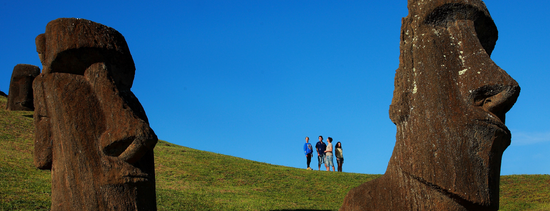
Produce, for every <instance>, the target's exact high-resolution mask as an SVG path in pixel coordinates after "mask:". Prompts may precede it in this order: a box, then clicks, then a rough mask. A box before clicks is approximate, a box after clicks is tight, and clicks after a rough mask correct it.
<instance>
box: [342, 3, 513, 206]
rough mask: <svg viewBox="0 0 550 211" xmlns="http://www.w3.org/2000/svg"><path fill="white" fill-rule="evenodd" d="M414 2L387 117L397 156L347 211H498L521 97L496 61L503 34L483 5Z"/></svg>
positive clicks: (355, 192) (354, 198) (354, 194)
mask: <svg viewBox="0 0 550 211" xmlns="http://www.w3.org/2000/svg"><path fill="white" fill-rule="evenodd" d="M408 4H409V6H408V8H409V15H408V16H407V17H405V18H403V20H402V24H403V25H402V28H401V55H400V64H399V68H398V69H397V71H396V75H395V90H394V95H393V100H392V104H391V106H390V112H389V113H390V118H391V120H392V121H393V122H394V123H395V125H396V126H397V135H396V145H395V148H394V151H393V155H392V157H391V159H390V162H389V164H388V170H387V171H386V173H385V175H384V176H383V178H380V179H379V180H377V181H373V182H371V183H370V184H365V185H362V186H360V187H358V188H357V189H355V190H353V191H351V192H350V193H349V194H348V196H347V197H346V202H345V203H344V206H343V208H345V207H347V208H350V207H354V206H352V205H351V204H354V203H355V205H358V204H362V205H361V206H366V205H367V204H369V203H370V204H371V205H372V204H376V203H373V202H372V201H370V200H367V198H369V197H371V198H370V199H373V198H377V199H378V200H379V201H384V200H389V201H386V202H380V203H378V205H380V206H382V207H383V206H386V208H387V207H388V206H387V205H388V204H391V203H392V202H391V201H393V203H394V204H393V205H391V206H389V208H405V209H406V208H407V207H408V208H414V209H420V210H435V209H440V210H477V209H480V210H497V209H498V197H499V178H500V166H501V158H502V153H503V152H504V150H505V149H506V148H507V147H508V145H509V144H510V139H511V135H510V131H509V130H508V128H507V127H506V126H505V125H504V120H505V114H506V112H507V111H508V110H510V108H511V107H512V106H513V105H514V103H515V102H516V99H517V97H518V96H519V91H520V88H519V86H518V84H517V82H516V81H515V80H514V79H512V78H511V77H510V76H509V75H508V74H507V73H506V72H505V71H504V70H502V69H501V68H499V67H498V66H497V65H496V64H495V63H494V62H493V61H492V60H491V58H490V54H491V52H492V51H493V48H494V46H495V44H496V40H497V38H498V32H497V28H496V26H495V24H494V22H493V20H492V18H491V16H490V15H489V12H488V10H487V8H486V6H485V4H484V3H483V2H482V1H481V0H409V1H408ZM360 188H366V189H363V190H360ZM369 188H370V189H369ZM386 188H387V190H384V189H386ZM367 189H369V190H367ZM384 191H385V193H380V192H384ZM358 195H363V197H359V196H358ZM365 195H369V196H368V197H367V196H365ZM361 200H362V201H361ZM384 203H385V204H384ZM398 204H399V205H398ZM357 207H358V206H355V208H357ZM373 209H376V208H373ZM379 210H383V209H379ZM388 210H391V209H388ZM393 210H397V209H393Z"/></svg>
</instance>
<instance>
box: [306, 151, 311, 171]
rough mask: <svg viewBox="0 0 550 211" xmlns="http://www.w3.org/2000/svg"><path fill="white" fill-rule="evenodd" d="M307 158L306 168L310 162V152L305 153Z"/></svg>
mask: <svg viewBox="0 0 550 211" xmlns="http://www.w3.org/2000/svg"><path fill="white" fill-rule="evenodd" d="M306 158H307V168H309V164H310V163H311V154H308V155H306Z"/></svg>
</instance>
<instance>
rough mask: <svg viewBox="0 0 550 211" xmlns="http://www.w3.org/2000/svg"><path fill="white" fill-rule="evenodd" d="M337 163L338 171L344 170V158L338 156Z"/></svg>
mask: <svg viewBox="0 0 550 211" xmlns="http://www.w3.org/2000/svg"><path fill="white" fill-rule="evenodd" d="M336 163H338V172H342V158H336Z"/></svg>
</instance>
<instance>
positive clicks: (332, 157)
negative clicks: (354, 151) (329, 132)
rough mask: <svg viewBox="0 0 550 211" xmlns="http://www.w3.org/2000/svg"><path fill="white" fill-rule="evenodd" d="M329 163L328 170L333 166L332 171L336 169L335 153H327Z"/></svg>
mask: <svg viewBox="0 0 550 211" xmlns="http://www.w3.org/2000/svg"><path fill="white" fill-rule="evenodd" d="M325 163H326V164H327V171H330V167H331V166H332V171H336V169H335V168H334V156H333V155H327V161H326V162H325Z"/></svg>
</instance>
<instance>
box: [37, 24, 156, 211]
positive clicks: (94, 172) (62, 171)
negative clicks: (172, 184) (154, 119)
mask: <svg viewBox="0 0 550 211" xmlns="http://www.w3.org/2000/svg"><path fill="white" fill-rule="evenodd" d="M36 49H37V52H38V55H39V57H40V60H41V62H42V65H43V68H42V69H43V71H42V74H40V75H39V76H38V77H36V79H35V81H34V83H33V89H34V102H35V113H34V125H35V143H34V146H35V149H34V164H35V166H36V167H38V168H40V169H50V170H51V175H52V210H156V209H157V208H156V194H155V168H154V167H155V166H154V156H153V148H154V147H155V145H156V143H157V141H158V139H157V136H156V135H155V133H154V131H153V130H152V129H151V128H150V127H149V123H148V120H147V116H146V115H145V111H144V109H143V107H142V106H141V104H140V103H139V101H138V99H137V98H136V97H135V96H134V94H133V93H132V91H130V88H131V87H132V83H133V80H134V74H135V66H134V61H133V59H132V56H131V55H130V50H129V49H128V46H127V44H126V41H125V39H124V37H123V36H122V35H121V34H120V33H119V32H118V31H116V30H115V29H113V28H110V27H107V26H104V25H101V24H98V23H94V22H92V21H89V20H84V19H75V18H60V19H56V20H53V21H51V22H50V23H48V25H47V26H46V32H45V33H44V34H40V35H38V36H37V37H36Z"/></svg>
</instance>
